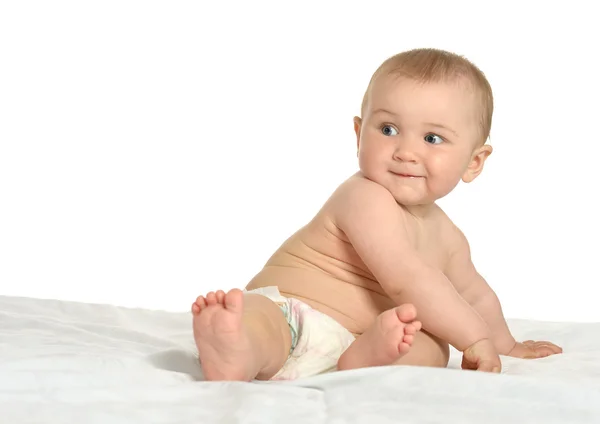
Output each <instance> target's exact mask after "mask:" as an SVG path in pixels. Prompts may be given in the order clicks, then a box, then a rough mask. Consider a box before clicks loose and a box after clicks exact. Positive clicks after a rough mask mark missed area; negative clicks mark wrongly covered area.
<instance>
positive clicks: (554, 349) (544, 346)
mask: <svg viewBox="0 0 600 424" xmlns="http://www.w3.org/2000/svg"><path fill="white" fill-rule="evenodd" d="M531 347H533V348H534V349H535V350H540V349H541V350H544V351H549V352H551V354H555V353H562V348H561V347H560V346H556V345H555V344H554V343H550V342H535V343H533V344H532V345H531Z"/></svg>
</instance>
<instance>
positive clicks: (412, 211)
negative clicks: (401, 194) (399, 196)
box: [399, 203, 437, 221]
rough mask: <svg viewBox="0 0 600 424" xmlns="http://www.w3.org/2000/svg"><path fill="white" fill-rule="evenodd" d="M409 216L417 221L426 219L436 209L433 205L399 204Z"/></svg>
mask: <svg viewBox="0 0 600 424" xmlns="http://www.w3.org/2000/svg"><path fill="white" fill-rule="evenodd" d="M399 205H400V207H401V208H402V209H404V210H405V211H406V212H407V213H408V214H409V215H411V216H412V217H414V218H415V219H416V220H418V221H423V220H425V219H427V218H428V217H429V216H430V215H431V213H432V212H433V211H434V210H435V209H436V208H437V205H436V204H435V203H428V204H424V205H410V206H407V205H402V204H399Z"/></svg>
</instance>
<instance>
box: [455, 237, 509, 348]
mask: <svg viewBox="0 0 600 424" xmlns="http://www.w3.org/2000/svg"><path fill="white" fill-rule="evenodd" d="M455 235H456V237H455V239H454V242H453V251H452V256H451V258H450V263H449V265H448V269H447V270H446V274H447V275H448V278H449V279H450V280H451V281H452V284H454V287H456V290H458V292H459V293H460V295H461V296H462V297H463V298H464V299H465V300H466V301H467V302H468V303H469V304H470V305H471V306H472V307H473V308H474V309H475V310H476V311H477V312H478V313H479V315H481V317H482V318H483V319H484V320H485V322H486V323H487V324H488V326H489V328H490V331H491V333H492V341H493V342H494V346H495V347H496V350H497V351H498V353H499V354H500V355H508V353H509V352H510V351H511V350H512V349H513V348H514V347H515V345H516V343H517V342H516V340H515V339H514V337H513V336H512V334H511V333H510V330H509V329H508V325H507V324H506V320H505V319H504V314H503V313H502V307H501V305H500V301H499V300H498V296H496V293H495V292H494V290H492V288H491V287H490V286H489V285H488V284H487V282H486V281H485V279H484V278H483V277H482V276H481V275H480V274H479V273H478V272H477V270H476V269H475V266H474V265H473V261H472V260H471V251H470V249H469V243H468V241H467V239H466V237H465V236H464V234H463V233H462V232H460V230H458V229H456V231H455Z"/></svg>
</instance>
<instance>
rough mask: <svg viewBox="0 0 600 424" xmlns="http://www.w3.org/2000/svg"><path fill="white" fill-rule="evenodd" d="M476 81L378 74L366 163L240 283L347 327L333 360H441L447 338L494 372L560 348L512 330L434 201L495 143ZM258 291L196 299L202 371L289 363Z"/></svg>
mask: <svg viewBox="0 0 600 424" xmlns="http://www.w3.org/2000/svg"><path fill="white" fill-rule="evenodd" d="M465 84H467V85H465ZM465 88H467V89H465ZM470 88H471V87H469V86H468V83H466V82H465V81H463V80H457V81H450V82H444V81H441V82H435V83H434V82H431V83H427V84H421V83H419V82H415V81H413V80H410V79H406V78H397V77H395V78H391V77H380V78H379V79H378V80H376V81H375V83H374V85H373V87H372V88H371V89H370V90H371V91H370V92H369V96H368V98H367V100H368V101H367V102H366V103H365V107H364V117H363V118H362V119H361V118H355V120H354V129H355V132H356V135H357V147H358V158H359V168H360V171H359V172H358V173H356V174H355V175H353V176H351V177H350V178H349V179H348V180H346V181H345V182H343V183H342V184H341V185H340V186H339V187H338V188H337V190H336V191H335V192H334V193H333V194H332V195H331V197H330V198H329V199H328V200H327V202H325V204H324V205H323V207H322V208H321V210H320V211H319V212H318V213H317V214H316V215H315V217H314V218H313V219H312V220H311V221H310V222H309V223H308V224H307V225H305V226H304V227H303V228H301V229H300V230H298V231H297V232H296V233H295V234H293V235H292V236H291V237H290V238H288V239H287V240H286V241H285V242H284V243H283V244H282V245H281V247H280V248H279V249H278V250H277V251H276V252H275V253H274V254H273V255H272V257H271V258H270V259H269V260H268V261H267V263H266V264H265V266H264V268H263V269H262V270H261V271H260V272H259V273H258V274H257V275H256V276H255V277H254V278H253V279H252V280H251V281H250V282H249V284H248V285H247V286H246V289H248V290H252V289H256V288H260V287H267V286H273V285H276V286H277V287H278V288H279V291H280V293H281V294H282V295H283V296H286V297H290V298H296V299H298V300H300V301H303V302H304V303H306V304H308V305H309V306H311V307H312V308H314V309H316V310H318V311H320V312H322V313H324V314H326V315H328V316H330V317H332V318H333V319H334V320H336V321H337V322H338V323H340V324H341V325H342V326H343V327H345V328H346V329H348V330H349V331H350V332H351V333H353V334H354V335H355V337H356V339H355V341H354V343H353V344H352V345H351V346H350V347H348V349H347V350H346V351H345V352H344V353H343V354H342V356H341V357H340V358H339V361H338V369H351V368H357V367H368V366H377V365H389V364H397V365H420V366H432V367H445V366H446V365H447V363H448V357H449V344H450V345H452V346H454V347H455V348H456V349H458V350H459V351H461V352H463V368H465V369H473V370H479V371H488V372H500V370H501V362H500V357H499V355H500V354H502V355H512V356H516V357H522V358H534V357H541V356H547V355H549V354H555V353H560V352H561V351H562V349H560V348H559V347H558V346H556V345H554V344H552V343H549V342H542V343H538V344H536V343H518V342H517V341H516V340H515V339H514V338H513V337H512V335H511V334H510V331H509V329H508V326H507V325H506V321H505V320H504V317H503V315H502V309H501V307H500V303H499V301H498V299H497V297H496V296H495V293H494V292H493V290H492V289H491V288H490V287H489V286H488V285H487V283H486V282H485V280H484V279H483V278H482V277H481V275H479V274H478V272H477V271H476V270H475V267H474V266H473V263H472V261H471V256H470V251H469V245H468V243H467V241H466V238H465V237H464V235H463V234H462V233H461V232H460V230H458V228H456V227H455V226H454V224H453V223H452V222H451V221H450V219H449V218H448V217H447V216H446V215H445V214H444V212H443V211H442V210H441V209H440V208H439V207H438V206H437V205H436V203H435V201H436V200H437V199H439V198H441V197H443V196H445V195H447V194H448V193H449V192H450V191H452V189H453V188H454V187H455V186H456V184H458V182H459V181H460V180H463V181H464V182H470V181H472V180H474V179H475V178H476V177H477V176H478V175H479V173H481V171H482V168H483V164H484V162H485V160H486V158H487V157H488V156H489V154H490V153H491V147H490V146H487V145H484V144H482V143H480V142H479V141H478V139H479V137H480V134H479V123H478V122H479V121H478V119H479V118H478V116H479V115H478V111H477V107H478V105H479V101H478V100H477V98H476V97H474V95H473V93H474V91H473V90H471V89H470ZM258 298H260V296H258ZM258 298H257V296H256V295H251V294H247V295H245V296H243V295H242V293H241V292H239V291H232V292H230V293H228V294H227V295H225V294H224V293H223V292H221V291H219V292H217V293H216V294H214V293H209V294H208V295H207V296H206V298H204V297H202V296H201V297H199V298H198V299H197V300H196V302H195V303H194V304H193V305H192V312H193V315H194V335H195V339H196V344H197V347H198V352H199V356H200V360H201V363H202V367H203V370H204V374H205V377H206V378H207V379H209V380H250V379H253V378H257V379H269V378H271V377H273V376H274V375H275V374H276V373H277V372H278V370H279V369H280V368H281V367H282V366H283V364H284V363H285V361H286V358H287V355H288V352H289V348H290V334H289V328H288V325H287V322H286V321H285V319H284V316H283V313H282V312H281V310H280V309H279V307H278V306H277V305H276V304H275V303H273V302H272V301H270V300H268V299H267V298H266V297H262V299H260V300H259V299H258ZM417 316H418V319H419V321H416V318H417ZM421 327H422V330H420V329H421Z"/></svg>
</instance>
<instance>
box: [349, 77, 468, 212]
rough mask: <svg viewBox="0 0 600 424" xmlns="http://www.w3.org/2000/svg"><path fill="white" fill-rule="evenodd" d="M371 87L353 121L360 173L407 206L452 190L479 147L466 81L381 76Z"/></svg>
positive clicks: (440, 195) (431, 201) (424, 201)
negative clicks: (358, 116)
mask: <svg viewBox="0 0 600 424" xmlns="http://www.w3.org/2000/svg"><path fill="white" fill-rule="evenodd" d="M371 88H372V90H371V93H370V96H369V100H368V102H367V105H366V110H365V111H364V116H363V118H362V122H361V123H360V125H355V129H356V130H357V131H359V134H357V135H358V149H359V150H358V158H359V166H360V170H361V172H362V173H363V175H365V177H367V178H369V179H370V180H373V181H375V182H377V183H379V184H381V185H383V186H384V187H386V188H387V189H388V190H389V191H390V192H391V193H392V194H393V195H394V197H395V198H396V201H397V202H398V203H400V204H403V205H406V206H411V205H423V204H429V203H433V202H435V201H436V200H437V199H439V198H441V197H443V196H445V195H446V194H448V193H449V192H450V191H452V189H453V188H454V187H455V186H456V185H457V184H458V182H459V181H460V179H461V178H462V177H463V175H464V173H465V171H466V170H467V166H468V165H469V163H470V161H471V157H472V155H473V152H474V151H475V149H476V147H478V146H477V142H478V137H479V126H478V120H477V117H478V110H477V104H478V103H477V101H476V96H475V94H474V92H473V90H472V89H471V88H470V86H469V85H468V84H466V83H464V82H459V81H456V82H440V83H425V84H423V83H419V82H416V81H414V80H411V79H406V78H398V77H382V78H380V79H379V80H378V81H376V82H375V84H374V85H373V86H372V87H371Z"/></svg>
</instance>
